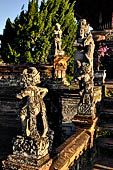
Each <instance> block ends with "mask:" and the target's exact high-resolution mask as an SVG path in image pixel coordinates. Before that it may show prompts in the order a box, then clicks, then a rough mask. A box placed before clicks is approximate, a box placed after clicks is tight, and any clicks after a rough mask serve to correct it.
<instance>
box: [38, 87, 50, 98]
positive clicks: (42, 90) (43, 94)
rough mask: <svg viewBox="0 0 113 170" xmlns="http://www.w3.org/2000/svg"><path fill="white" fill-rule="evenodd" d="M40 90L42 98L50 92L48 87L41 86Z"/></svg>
mask: <svg viewBox="0 0 113 170" xmlns="http://www.w3.org/2000/svg"><path fill="white" fill-rule="evenodd" d="M39 91H40V96H41V98H42V99H43V98H44V97H45V95H46V94H47V93H48V89H47V88H39Z"/></svg>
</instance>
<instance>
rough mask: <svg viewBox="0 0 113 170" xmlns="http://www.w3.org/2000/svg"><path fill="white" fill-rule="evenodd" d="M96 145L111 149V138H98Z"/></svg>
mask: <svg viewBox="0 0 113 170" xmlns="http://www.w3.org/2000/svg"><path fill="white" fill-rule="evenodd" d="M97 145H98V146H99V147H101V148H106V149H109V150H112V151H113V138H107V137H105V138H99V139H98V141H97Z"/></svg>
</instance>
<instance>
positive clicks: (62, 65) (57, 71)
mask: <svg viewBox="0 0 113 170" xmlns="http://www.w3.org/2000/svg"><path fill="white" fill-rule="evenodd" d="M54 34H55V38H54V47H55V49H54V59H53V65H54V75H55V78H59V79H61V80H62V81H63V82H64V83H65V82H66V70H67V61H68V60H69V57H68V56H65V52H64V51H63V50H62V39H61V38H62V30H61V29H60V24H58V23H56V26H55V30H54Z"/></svg>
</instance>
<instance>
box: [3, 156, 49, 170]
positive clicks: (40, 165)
mask: <svg viewBox="0 0 113 170" xmlns="http://www.w3.org/2000/svg"><path fill="white" fill-rule="evenodd" d="M51 164H52V159H50V156H49V154H47V155H46V156H45V157H43V158H41V159H36V158H28V157H25V156H23V155H22V154H21V155H9V156H8V159H7V160H4V161H2V167H3V170H9V169H10V170H49V168H50V166H51Z"/></svg>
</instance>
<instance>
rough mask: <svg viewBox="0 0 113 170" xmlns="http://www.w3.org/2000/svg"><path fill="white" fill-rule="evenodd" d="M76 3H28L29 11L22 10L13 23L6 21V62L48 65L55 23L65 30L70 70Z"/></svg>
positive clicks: (54, 0) (49, 0) (50, 0)
mask: <svg viewBox="0 0 113 170" xmlns="http://www.w3.org/2000/svg"><path fill="white" fill-rule="evenodd" d="M73 8H74V3H73V4H71V3H69V0H47V2H45V0H42V2H41V6H40V9H39V8H38V0H32V1H30V0H29V4H28V10H27V11H26V12H25V11H24V10H22V11H21V13H20V15H19V16H18V17H16V18H15V21H14V23H11V21H10V19H8V20H7V22H6V26H5V29H4V33H3V45H2V56H3V59H4V61H5V62H9V63H25V62H30V63H31V62H32V63H33V62H42V63H44V62H45V63H46V62H47V57H48V55H49V53H50V52H51V49H52V47H53V42H54V41H53V40H54V29H55V25H56V23H59V24H60V25H61V29H62V32H63V34H62V48H63V49H64V51H65V52H66V54H67V55H68V56H70V60H69V63H68V64H69V71H70V70H71V72H72V68H73V54H74V51H75V49H74V48H72V45H73V42H74V39H75V37H76V29H77V24H76V21H75V17H74V10H73Z"/></svg>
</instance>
